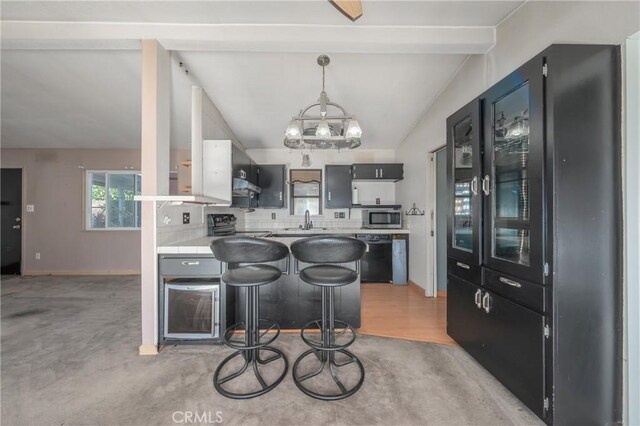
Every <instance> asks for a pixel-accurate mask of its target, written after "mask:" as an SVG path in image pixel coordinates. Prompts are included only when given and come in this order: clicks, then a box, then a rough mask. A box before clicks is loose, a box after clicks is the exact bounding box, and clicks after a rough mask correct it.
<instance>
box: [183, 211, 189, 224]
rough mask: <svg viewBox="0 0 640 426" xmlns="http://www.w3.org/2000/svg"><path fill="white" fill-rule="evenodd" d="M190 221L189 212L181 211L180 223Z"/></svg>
mask: <svg viewBox="0 0 640 426" xmlns="http://www.w3.org/2000/svg"><path fill="white" fill-rule="evenodd" d="M190 222H191V213H188V212H184V213H182V224H183V225H188V224H189V223H190Z"/></svg>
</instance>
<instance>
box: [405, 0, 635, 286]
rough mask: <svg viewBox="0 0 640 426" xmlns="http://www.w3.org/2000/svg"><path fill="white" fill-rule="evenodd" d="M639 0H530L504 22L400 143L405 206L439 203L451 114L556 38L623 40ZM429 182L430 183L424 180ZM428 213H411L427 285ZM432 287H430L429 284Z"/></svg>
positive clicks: (414, 267) (414, 248)
mask: <svg viewBox="0 0 640 426" xmlns="http://www.w3.org/2000/svg"><path fill="white" fill-rule="evenodd" d="M639 14H640V3H638V2H624V1H623V2H609V1H602V2H573V1H571V2H567V1H553V2H551V1H542V2H540V1H530V2H528V3H526V4H525V5H524V6H523V7H521V8H520V9H519V10H518V11H517V12H516V13H514V14H513V15H512V16H511V17H509V18H508V19H507V20H505V21H504V22H503V23H502V24H500V25H499V26H498V28H497V30H496V45H495V47H494V48H493V49H492V50H491V51H490V52H489V53H487V54H484V55H472V56H470V57H469V59H468V60H467V61H466V63H465V64H464V65H463V66H462V67H461V68H460V70H459V72H458V74H457V75H456V76H455V77H454V78H453V79H452V80H451V82H450V83H449V85H448V86H447V87H446V88H445V89H444V90H443V91H442V93H441V94H440V96H439V97H438V98H437V99H436V101H435V102H434V103H433V104H432V105H431V106H430V107H429V109H428V110H427V112H426V113H425V115H424V116H423V117H422V118H421V120H420V121H419V122H418V123H417V125H416V127H415V128H414V129H413V130H412V131H411V133H410V134H409V135H408V136H407V138H406V139H405V140H404V141H403V142H402V144H401V145H400V147H399V149H398V152H397V156H396V159H397V160H398V161H402V162H404V164H405V180H404V181H402V182H399V183H398V184H397V187H396V197H397V199H398V201H399V202H400V203H402V204H403V205H406V206H408V205H411V203H413V202H416V204H417V206H418V207H419V208H420V209H426V210H427V212H428V211H429V210H432V209H434V208H435V207H434V206H433V205H432V204H431V202H430V200H429V199H428V196H427V190H426V189H424V190H423V189H422V188H425V187H426V188H428V187H429V186H430V185H431V184H432V183H431V182H429V181H428V177H427V167H426V166H427V158H428V153H429V152H431V151H433V150H435V149H436V148H438V147H439V146H442V145H444V144H445V139H446V125H445V121H446V119H447V117H448V116H449V115H451V114H452V113H454V112H455V111H457V110H458V109H459V108H460V107H462V106H463V105H465V104H466V103H467V102H469V101H471V99H473V98H474V97H475V96H478V95H479V94H480V93H482V92H483V91H484V90H486V89H487V88H489V87H490V86H491V85H492V84H494V83H495V82H497V81H498V80H500V79H501V78H502V77H505V76H506V75H507V74H509V73H510V72H511V71H513V70H515V69H516V68H518V67H519V66H520V65H522V64H523V63H525V62H526V61H527V60H528V59H530V58H532V57H533V56H535V55H536V54H538V53H539V52H541V51H542V50H543V49H545V48H546V47H547V46H549V45H550V44H553V43H598V44H609V43H610V44H622V43H623V42H624V41H625V39H626V37H628V36H630V35H631V34H634V33H635V32H637V31H638V29H639V27H640V21H639V20H638V16H639ZM425 184H426V185H425ZM428 218H429V215H428V213H427V215H426V216H414V217H409V221H410V226H411V235H410V246H411V256H410V265H409V271H410V279H411V280H412V281H414V282H415V283H418V284H419V285H421V286H422V287H425V288H426V287H427V285H428V282H429V281H428V277H429V275H430V274H431V269H430V268H431V263H430V262H431V258H432V256H433V254H432V253H431V245H430V237H429V236H428V231H429V224H428ZM427 290H428V291H430V290H431V289H430V288H429V289H427Z"/></svg>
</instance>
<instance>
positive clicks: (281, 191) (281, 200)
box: [280, 191, 282, 201]
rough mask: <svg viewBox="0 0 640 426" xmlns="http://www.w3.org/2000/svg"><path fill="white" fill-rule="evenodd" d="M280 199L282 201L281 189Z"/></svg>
mask: <svg viewBox="0 0 640 426" xmlns="http://www.w3.org/2000/svg"><path fill="white" fill-rule="evenodd" d="M280 201H282V191H280Z"/></svg>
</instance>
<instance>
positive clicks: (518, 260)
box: [482, 57, 544, 283]
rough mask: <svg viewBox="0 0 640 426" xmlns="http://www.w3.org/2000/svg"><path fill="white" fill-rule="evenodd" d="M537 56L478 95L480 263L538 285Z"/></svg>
mask: <svg viewBox="0 0 640 426" xmlns="http://www.w3.org/2000/svg"><path fill="white" fill-rule="evenodd" d="M542 61H543V59H542V57H539V58H536V59H534V60H532V61H529V62H528V63H527V64H525V65H524V66H522V67H521V68H520V69H518V70H517V71H515V72H514V73H512V74H511V75H510V76H508V77H507V78H505V79H504V80H502V81H500V82H499V83H498V84H496V85H495V86H493V87H492V88H491V89H489V91H487V92H486V93H485V96H484V118H485V127H484V128H485V138H484V149H485V153H484V160H485V161H484V165H485V175H484V178H483V181H482V190H483V193H484V195H485V204H484V207H485V218H484V225H485V241H484V261H485V264H486V265H488V266H489V267H490V268H492V269H495V270H498V271H501V272H505V273H508V274H510V275H514V276H516V277H520V278H524V279H527V280H529V281H533V282H538V283H542V282H543V276H542V270H543V268H542V259H543V253H542V214H543V210H542V173H543V153H544V150H543V146H544V128H543V123H544V117H543V100H544V99H543V84H542V83H543V81H542V80H543V76H542V66H543V62H542Z"/></svg>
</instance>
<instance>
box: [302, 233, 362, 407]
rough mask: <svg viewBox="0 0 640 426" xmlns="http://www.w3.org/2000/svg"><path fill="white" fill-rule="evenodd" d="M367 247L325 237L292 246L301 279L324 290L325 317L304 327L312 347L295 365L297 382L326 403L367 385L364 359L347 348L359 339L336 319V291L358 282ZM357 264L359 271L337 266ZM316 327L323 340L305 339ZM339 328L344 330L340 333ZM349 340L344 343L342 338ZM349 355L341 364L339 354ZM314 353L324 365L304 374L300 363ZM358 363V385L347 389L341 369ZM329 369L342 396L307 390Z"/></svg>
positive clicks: (345, 239)
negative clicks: (309, 382)
mask: <svg viewBox="0 0 640 426" xmlns="http://www.w3.org/2000/svg"><path fill="white" fill-rule="evenodd" d="M365 250H366V244H365V243H364V242H363V241H360V240H356V239H355V238H349V237H343V236H326V237H325V236H321V237H312V238H305V239H303V240H298V241H295V242H294V243H293V244H292V245H291V252H292V253H293V256H294V257H295V259H296V261H295V265H294V271H295V272H296V273H299V274H300V279H301V280H302V281H304V282H306V283H308V284H311V285H314V286H318V287H320V288H321V290H322V318H321V319H320V320H314V321H310V322H308V323H307V324H305V325H304V326H303V327H302V330H301V331H300V336H301V337H302V340H303V341H304V342H305V343H306V344H307V345H309V346H310V347H311V349H309V350H308V351H306V352H304V353H303V354H302V355H300V356H299V357H298V359H297V360H296V362H295V363H294V364H293V369H292V372H293V381H294V382H295V384H296V386H298V388H299V389H300V390H301V391H302V392H304V393H305V394H307V395H309V396H311V397H313V398H316V399H320V400H324V401H335V400H338V399H343V398H347V397H348V396H351V395H353V394H354V393H356V392H357V391H358V389H360V387H361V386H362V383H363V382H364V367H363V365H362V363H361V362H360V360H359V359H358V358H357V357H356V356H355V355H354V354H353V353H351V352H350V351H348V350H347V349H346V348H347V347H348V346H350V345H351V344H352V343H353V342H354V341H355V340H356V334H355V331H354V329H353V327H352V326H350V325H349V324H347V323H345V322H343V321H340V320H336V319H335V318H334V311H335V309H334V303H335V301H334V290H335V288H336V287H341V286H344V285H347V284H350V283H352V282H354V281H356V280H357V279H358V269H359V263H360V259H361V258H362V256H363V255H364V252H365ZM299 261H302V262H305V263H311V264H314V265H311V266H307V267H306V268H304V269H302V270H301V271H299V272H298V262H299ZM350 262H356V269H355V270H353V269H350V268H347V267H345V266H339V265H335V264H336V263H350ZM312 325H315V326H317V327H318V328H319V329H320V340H319V341H318V340H317V339H313V338H311V337H307V336H305V332H306V330H307V329H308V328H309V327H311V326H312ZM336 325H338V328H341V329H342V331H336ZM343 338H344V340H346V341H344V342H342V343H339V342H338V339H343ZM337 353H340V354H343V355H346V360H345V361H338V360H337V359H336V354H337ZM312 354H314V355H315V356H316V357H317V359H318V361H319V362H320V366H319V368H318V369H317V370H315V371H312V372H310V373H307V374H303V375H300V374H299V373H298V369H299V368H298V367H299V365H300V362H301V361H302V360H303V359H305V358H306V357H307V356H309V355H312ZM354 363H355V364H356V365H357V367H358V369H359V372H358V377H359V378H358V381H357V383H356V384H355V386H353V387H351V388H350V389H347V387H345V385H344V384H343V383H342V381H341V380H340V378H339V377H338V368H340V367H344V366H346V365H349V364H354ZM327 367H328V370H329V372H330V373H331V378H332V379H333V381H334V382H335V383H336V385H337V386H338V389H339V392H338V393H335V392H333V393H329V392H324V391H323V392H314V391H312V390H310V389H309V388H308V387H305V386H304V384H303V382H304V381H306V380H308V379H310V378H312V377H316V376H318V375H319V374H320V373H322V372H323V371H324V370H325V368H327Z"/></svg>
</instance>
